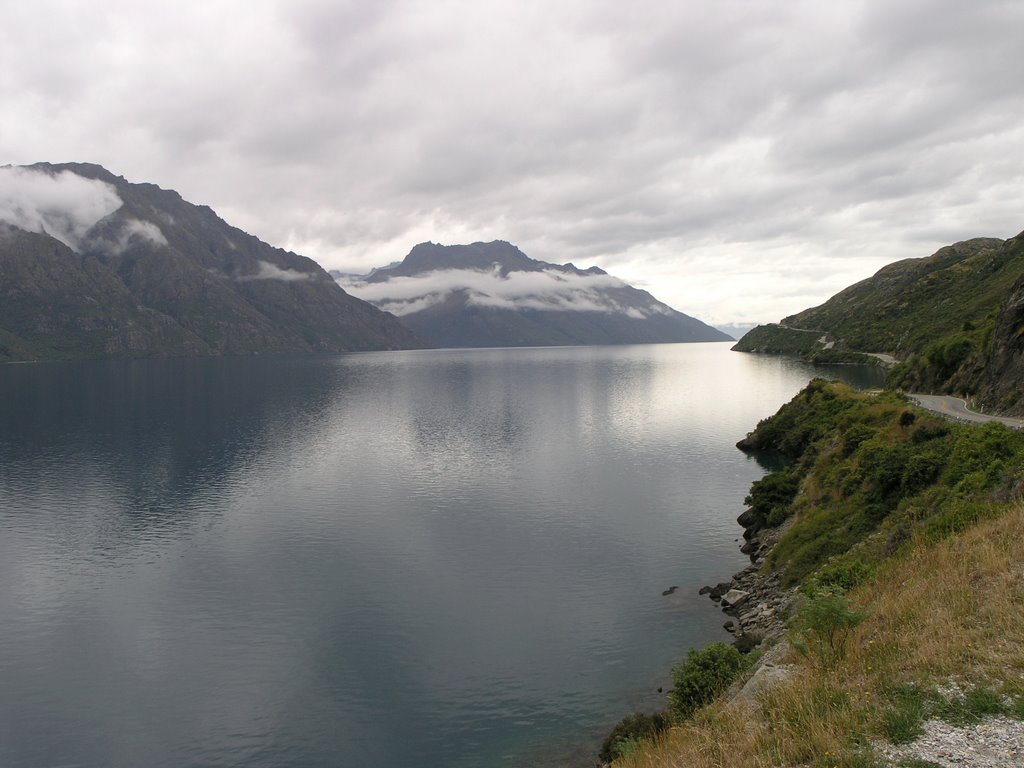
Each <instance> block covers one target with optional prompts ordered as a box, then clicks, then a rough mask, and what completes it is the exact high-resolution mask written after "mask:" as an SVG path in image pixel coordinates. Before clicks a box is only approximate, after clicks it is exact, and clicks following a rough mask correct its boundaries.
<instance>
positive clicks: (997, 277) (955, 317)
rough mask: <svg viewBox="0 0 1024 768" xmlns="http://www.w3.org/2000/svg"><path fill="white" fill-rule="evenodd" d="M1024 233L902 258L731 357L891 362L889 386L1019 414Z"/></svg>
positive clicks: (759, 331)
mask: <svg viewBox="0 0 1024 768" xmlns="http://www.w3.org/2000/svg"><path fill="white" fill-rule="evenodd" d="M1022 334H1024V233H1021V234H1020V235H1017V236H1016V237H1013V238H1010V239H1008V240H999V239H996V238H976V239H973V240H966V241H964V242H960V243H955V244H953V245H950V246H946V247H945V248H941V249H940V250H938V251H937V252H936V253H934V254H932V255H931V256H928V257H926V258H918V259H905V260H903V261H899V262H896V263H894V264H890V265H888V266H886V267H883V268H882V269H880V270H879V271H878V272H877V273H876V274H875V275H874V276H872V277H870V278H868V279H867V280H863V281H861V282H859V283H856V284H855V285H852V286H850V287H849V288H846V289H845V290H843V291H840V292H839V293H837V294H836V295H835V296H833V297H832V298H831V299H829V300H828V301H826V302H825V303H824V304H822V305H821V306H818V307H813V308H811V309H807V310H804V311H803V312H799V313H797V314H795V315H792V316H790V317H787V318H784V319H783V320H782V322H781V323H780V324H779V325H768V326H758V327H757V328H755V329H754V330H752V331H751V332H750V333H748V334H746V335H745V336H744V337H743V338H742V339H740V341H739V343H737V344H736V346H735V347H733V349H735V350H738V351H741V352H767V353H777V354H796V355H800V356H802V357H805V358H808V359H817V360H822V361H829V360H832V361H843V360H846V359H851V358H852V357H853V356H855V355H856V354H857V353H864V352H867V353H882V354H883V355H889V356H892V357H894V358H896V359H897V360H898V361H901V362H900V364H899V365H897V366H896V367H895V369H894V370H893V372H892V374H891V383H892V384H893V385H894V386H899V387H903V388H904V389H908V390H914V391H929V392H941V393H951V394H958V395H963V396H967V397H972V398H974V400H975V402H976V404H977V405H979V406H983V407H986V408H991V409H995V410H999V411H1004V412H1008V413H1009V412H1013V413H1019V412H1021V411H1022V409H1024V401H1022V400H1021V398H1020V393H1019V390H1020V382H1021V381H1022V380H1024V379H1022V376H1024V337H1022Z"/></svg>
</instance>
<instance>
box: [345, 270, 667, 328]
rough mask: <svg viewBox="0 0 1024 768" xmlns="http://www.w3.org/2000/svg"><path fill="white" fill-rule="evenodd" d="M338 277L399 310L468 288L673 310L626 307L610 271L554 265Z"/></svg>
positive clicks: (597, 305) (569, 306) (511, 296)
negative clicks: (615, 293)
mask: <svg viewBox="0 0 1024 768" xmlns="http://www.w3.org/2000/svg"><path fill="white" fill-rule="evenodd" d="M339 282H340V283H341V285H342V287H344V288H345V290H347V291H348V292H349V293H351V294H352V295H354V296H357V297H359V298H361V299H364V300H366V301H369V302H372V303H374V304H376V305H377V306H379V307H381V308H383V309H386V310H387V311H389V312H392V313H393V314H396V315H399V316H402V315H407V314H411V313H413V312H419V311H420V310H423V309H427V308H428V307H430V306H433V305H434V304H438V303H441V302H442V301H444V300H445V299H447V298H448V297H449V296H450V295H451V294H452V293H456V292H461V293H464V294H465V295H466V298H467V301H468V303H470V304H475V305H477V306H483V307H496V308H500V309H540V310H556V311H562V312H616V313H618V312H628V313H629V314H630V316H639V317H644V316H650V315H651V314H655V313H665V312H667V311H668V310H667V308H666V307H664V306H663V305H661V304H659V303H657V302H654V301H652V302H651V303H650V305H649V306H648V307H646V308H645V309H644V310H643V311H641V310H639V309H635V308H631V309H630V310H627V309H626V308H624V307H623V306H622V305H621V304H619V303H618V302H617V301H615V299H614V298H613V297H612V296H610V295H608V294H607V293H606V291H607V290H608V289H621V288H623V287H625V283H623V282H622V281H621V280H619V279H618V278H615V277H612V276H611V275H591V274H586V275H579V274H573V273H566V272H560V271H558V270H553V269H548V270H541V271H536V272H510V273H508V274H507V275H502V274H501V271H500V269H498V268H495V269H494V270H492V271H489V272H488V271H483V270H473V269H447V270H436V271H433V272H428V273H426V274H424V275H417V276H412V277H393V278H391V279H390V280H388V281H386V282H379V283H364V282H361V281H358V280H352V279H348V280H341V281H339ZM644 312H646V313H647V314H646V315H645V314H644Z"/></svg>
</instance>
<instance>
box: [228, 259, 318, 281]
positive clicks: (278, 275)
mask: <svg viewBox="0 0 1024 768" xmlns="http://www.w3.org/2000/svg"><path fill="white" fill-rule="evenodd" d="M259 264H260V268H259V271H258V272H257V273H256V274H255V275H244V276H242V277H239V278H237V279H238V280H239V282H248V281H249V280H281V281H283V282H286V283H294V282H296V281H300V280H312V279H313V278H315V277H316V275H315V274H314V273H312V272H299V271H298V270H295V269H281V268H280V267H278V266H276V265H274V264H271V263H270V262H269V261H260V262H259Z"/></svg>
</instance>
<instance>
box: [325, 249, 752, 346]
mask: <svg viewBox="0 0 1024 768" xmlns="http://www.w3.org/2000/svg"><path fill="white" fill-rule="evenodd" d="M337 278H338V280H339V282H340V283H341V284H342V285H343V286H344V287H345V288H346V289H347V290H348V291H349V292H350V293H352V294H353V295H355V296H358V297H360V298H363V299H366V300H367V301H369V302H371V303H372V304H374V305H376V306H377V307H379V308H380V309H384V310H387V311H388V312H392V313H394V314H395V315H397V316H398V317H399V318H400V319H401V321H402V322H403V323H404V324H405V325H407V326H408V327H409V328H411V329H412V330H414V331H415V332H417V333H418V334H420V335H422V336H423V337H425V338H427V339H428V340H430V342H431V343H433V344H434V345H436V346H439V347H515V346H553V345H579V344H643V343H654V342H692V341H731V340H732V337H730V336H728V335H727V334H725V333H723V332H722V331H719V330H717V329H716V328H712V327H711V326H709V325H706V324H705V323H703V322H701V321H700V320H697V319H696V318H693V317H690V316H689V315H685V314H683V313H682V312H677V311H676V310H674V309H672V308H671V307H669V306H668V305H667V304H664V303H662V302H660V301H658V300H657V299H655V298H654V297H653V296H652V295H651V294H649V293H648V292H647V291H643V290H639V289H637V288H634V287H632V286H630V285H628V284H627V283H625V282H623V281H622V280H619V279H618V278H616V277H612V276H611V275H609V274H607V273H606V272H604V271H603V270H601V269H599V268H597V267H590V268H589V269H578V268H577V267H575V266H573V265H572V264H550V263H547V262H543V261H537V260H535V259H531V258H530V257H529V256H527V255H526V254H524V253H523V252H522V251H520V250H519V249H518V248H517V247H515V246H514V245H511V244H510V243H507V242H504V241H500V240H497V241H494V242H490V243H472V244H470V245H448V246H445V245H438V244H436V243H421V244H419V245H417V246H416V247H414V248H413V249H412V250H411V251H410V252H409V255H408V256H406V257H405V259H404V260H403V261H402V262H400V263H397V264H392V265H389V266H387V267H382V268H379V269H376V270H374V271H373V272H371V273H370V274H369V275H364V276H353V275H340V274H339V275H337Z"/></svg>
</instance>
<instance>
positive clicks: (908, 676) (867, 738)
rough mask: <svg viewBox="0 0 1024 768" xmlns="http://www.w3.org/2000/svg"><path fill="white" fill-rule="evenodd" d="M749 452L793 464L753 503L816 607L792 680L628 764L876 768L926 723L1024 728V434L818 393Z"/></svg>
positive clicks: (883, 401) (851, 394) (701, 719)
mask: <svg viewBox="0 0 1024 768" xmlns="http://www.w3.org/2000/svg"><path fill="white" fill-rule="evenodd" d="M742 444H743V445H744V447H746V448H750V449H756V450H764V451H773V452H776V453H779V454H782V455H783V456H785V457H786V458H787V459H788V460H789V465H788V466H787V467H786V468H785V469H783V470H781V471H779V472H775V473H772V474H769V475H767V476H766V477H765V478H764V479H762V480H760V481H758V482H756V483H755V484H754V485H753V487H752V488H751V492H750V495H749V496H748V499H747V501H748V503H749V504H750V505H751V513H750V514H749V515H748V516H747V518H748V519H749V520H750V521H751V524H752V525H753V526H754V527H762V528H763V527H778V526H781V529H782V531H783V532H782V535H781V537H780V538H779V540H778V543H777V544H776V545H775V546H774V547H773V549H772V550H771V552H770V554H769V555H768V558H767V560H766V562H765V565H764V569H765V570H766V571H769V572H773V573H778V574H781V575H782V578H783V581H784V583H787V584H792V585H797V586H799V588H800V592H801V594H802V597H801V599H800V600H799V601H798V603H797V606H798V607H797V608H796V609H795V611H794V614H793V615H792V616H791V617H790V619H789V621H790V630H789V639H790V643H791V646H792V650H790V651H789V655H788V657H787V658H785V659H784V662H785V665H786V669H787V670H788V672H787V674H786V675H785V676H784V678H782V679H780V680H779V681H777V682H776V683H775V684H774V685H771V686H764V687H761V688H760V690H759V691H758V692H757V693H756V694H752V695H748V696H738V697H735V698H731V697H730V698H729V699H728V700H726V699H722V698H719V699H717V700H716V701H714V702H713V703H711V704H710V705H708V706H704V707H694V708H693V709H692V710H687V711H685V712H680V711H678V708H676V707H674V706H673V707H671V708H670V712H673V710H676V711H674V716H675V717H674V723H675V725H674V727H672V728H671V729H668V730H666V731H664V733H663V734H661V735H660V736H658V737H657V738H654V739H646V740H645V739H637V740H635V741H632V742H627V743H625V749H623V750H622V751H621V752H620V754H623V758H622V761H621V764H623V765H628V766H663V765H680V764H683V765H692V766H762V765H763V766H768V765H812V766H821V767H822V768H824V767H825V766H829V767H834V766H851V767H852V766H861V767H863V768H868V767H869V766H876V765H881V764H882V763H881V762H880V761H879V759H878V758H877V754H878V745H880V744H883V743H899V742H905V741H909V740H911V739H912V738H914V737H915V736H916V735H917V734H918V733H919V732H920V729H921V724H922V722H923V721H925V720H926V719H928V718H936V717H939V718H945V719H947V720H950V721H951V722H965V721H970V720H971V719H976V718H980V717H982V716H985V715H990V714H997V713H998V714H1003V715H1009V716H1016V717H1020V716H1024V683H1022V682H1021V681H1022V680H1024V611H1021V610H1020V609H1021V606H1022V605H1024V578H1022V577H1021V574H1024V555H1021V553H1020V551H1019V540H1020V537H1021V535H1022V534H1024V503H1022V497H1024V433H1020V432H1016V431H1014V430H1011V429H1009V428H1006V427H1003V426H1002V425H1000V424H986V425H983V426H977V425H961V424H954V423H951V422H948V421H945V420H942V419H940V418H939V417H937V416H934V415H932V414H930V413H928V412H926V411H923V410H921V409H919V408H916V407H914V406H912V405H910V404H909V403H908V402H907V401H906V399H905V398H904V397H903V396H902V395H900V394H898V393H894V392H885V393H880V394H866V393H861V392H857V391H855V390H853V389H851V388H850V387H847V386H845V385H842V384H839V383H835V382H832V383H828V382H824V381H821V380H815V381H813V382H811V383H810V384H809V385H808V386H807V388H806V389H804V390H803V391H802V392H801V393H800V394H798V395H797V396H796V397H795V398H794V399H793V400H792V401H791V402H790V403H788V404H786V405H785V406H783V408H782V409H780V411H779V412H778V413H777V414H776V415H774V416H772V417H771V418H768V419H766V420H764V421H763V422H761V423H760V424H759V425H758V427H757V429H755V430H754V432H752V433H751V435H749V436H748V438H747V439H746V440H744V441H742ZM719 690H720V688H719ZM670 702H671V703H673V704H674V699H671V698H670Z"/></svg>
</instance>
